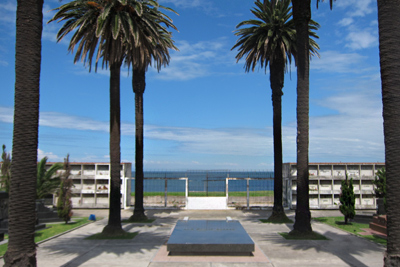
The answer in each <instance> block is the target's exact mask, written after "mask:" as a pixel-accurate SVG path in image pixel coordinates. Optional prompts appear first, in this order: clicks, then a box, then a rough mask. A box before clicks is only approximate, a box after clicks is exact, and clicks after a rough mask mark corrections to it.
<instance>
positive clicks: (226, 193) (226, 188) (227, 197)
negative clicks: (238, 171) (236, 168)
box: [225, 174, 229, 207]
mask: <svg viewBox="0 0 400 267" xmlns="http://www.w3.org/2000/svg"><path fill="white" fill-rule="evenodd" d="M225 183H226V185H225V196H226V206H227V207H228V204H229V201H228V199H229V190H228V189H229V188H228V184H229V174H228V177H227V178H226V180H225Z"/></svg>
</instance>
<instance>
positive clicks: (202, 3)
mask: <svg viewBox="0 0 400 267" xmlns="http://www.w3.org/2000/svg"><path fill="white" fill-rule="evenodd" d="M159 2H160V4H161V5H164V6H169V4H173V5H175V6H176V7H177V8H179V9H187V8H199V9H202V10H204V11H205V12H206V14H217V13H218V12H216V8H215V6H214V5H213V3H212V1H209V0H160V1H159ZM175 11H178V10H175ZM178 13H179V11H178ZM217 15H218V14H217Z"/></svg>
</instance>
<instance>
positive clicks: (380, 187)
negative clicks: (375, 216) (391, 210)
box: [373, 167, 386, 210]
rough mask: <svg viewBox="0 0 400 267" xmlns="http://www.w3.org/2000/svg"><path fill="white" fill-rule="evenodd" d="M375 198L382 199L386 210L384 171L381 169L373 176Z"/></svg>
mask: <svg viewBox="0 0 400 267" xmlns="http://www.w3.org/2000/svg"><path fill="white" fill-rule="evenodd" d="M373 183H374V185H375V196H376V197H377V198H383V204H384V206H385V210H386V169H385V168H384V167H383V168H382V169H380V170H379V171H377V172H376V174H375V181H374V182H373Z"/></svg>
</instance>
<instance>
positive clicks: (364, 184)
mask: <svg viewBox="0 0 400 267" xmlns="http://www.w3.org/2000/svg"><path fill="white" fill-rule="evenodd" d="M382 167H385V164H384V163H341V162H340V163H309V175H310V176H309V194H310V208H311V209H339V205H340V200H339V194H340V187H341V182H342V180H345V179H346V173H347V176H348V178H349V179H350V178H353V186H354V194H355V196H356V209H375V208H376V199H375V191H374V185H373V181H374V179H375V173H376V172H377V171H378V170H379V169H381V168H382ZM282 171H283V179H284V188H285V189H284V195H286V197H287V202H288V203H287V204H288V206H289V207H290V208H294V207H295V206H296V195H297V186H296V180H297V167H296V163H284V164H283V170H282Z"/></svg>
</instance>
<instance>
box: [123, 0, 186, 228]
mask: <svg viewBox="0 0 400 267" xmlns="http://www.w3.org/2000/svg"><path fill="white" fill-rule="evenodd" d="M149 3H151V5H144V6H143V13H142V16H141V17H140V18H138V19H137V20H136V23H137V27H136V28H137V29H138V34H137V35H136V36H134V40H131V42H130V43H131V44H133V45H131V46H130V48H129V49H128V50H127V51H128V52H127V53H128V54H127V56H126V61H125V63H126V65H128V66H132V88H133V92H134V94H135V209H134V212H133V215H132V216H131V217H130V220H132V221H141V220H146V219H147V217H146V215H145V210H144V207H143V182H144V181H143V180H144V174H143V125H144V120H143V94H144V91H145V88H146V71H147V68H148V66H149V65H152V64H154V65H155V67H156V68H157V70H158V71H160V69H161V67H162V66H166V65H168V64H169V60H170V55H169V49H174V50H178V48H177V47H176V46H175V45H174V41H173V40H172V33H171V32H169V31H168V30H167V29H168V28H173V29H174V30H177V28H176V27H175V25H174V24H173V23H172V19H171V18H169V17H168V16H167V15H165V14H164V13H163V12H161V11H160V9H165V10H167V11H171V12H174V13H176V12H175V11H174V10H173V9H171V8H168V7H164V6H161V5H158V3H157V2H155V1H149ZM176 14H177V13H176Z"/></svg>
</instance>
